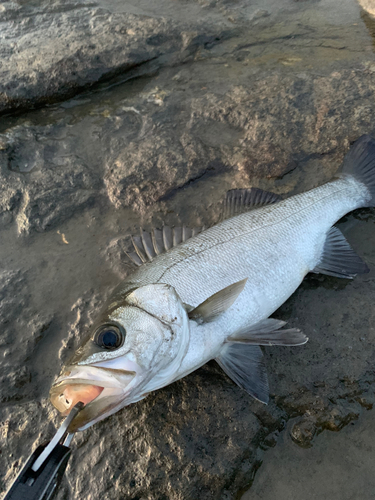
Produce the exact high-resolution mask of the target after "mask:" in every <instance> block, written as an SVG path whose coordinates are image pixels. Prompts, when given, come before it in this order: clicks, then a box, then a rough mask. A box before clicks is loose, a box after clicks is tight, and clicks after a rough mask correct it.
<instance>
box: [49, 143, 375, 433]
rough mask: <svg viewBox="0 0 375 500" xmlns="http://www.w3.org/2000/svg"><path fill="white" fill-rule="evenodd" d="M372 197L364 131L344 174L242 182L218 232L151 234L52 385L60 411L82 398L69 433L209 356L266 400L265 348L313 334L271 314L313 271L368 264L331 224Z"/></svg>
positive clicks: (372, 155)
mask: <svg viewBox="0 0 375 500" xmlns="http://www.w3.org/2000/svg"><path fill="white" fill-rule="evenodd" d="M374 205H375V140H374V139H372V138H371V137H369V136H362V137H361V138H360V139H358V141H357V142H356V143H355V144H354V146H353V147H352V148H351V150H350V151H349V153H348V154H347V155H346V157H345V159H344V164H343V168H342V171H341V173H340V174H339V176H338V177H337V178H336V179H334V180H332V181H331V182H328V183H327V184H324V185H323V186H320V187H317V188H315V189H312V190H310V191H308V192H306V193H302V194H299V195H296V196H292V197H290V198H288V199H285V200H281V201H280V200H279V197H278V196H277V195H274V194H272V193H266V192H263V191H261V190H258V189H250V190H233V191H231V192H229V194H228V196H227V200H226V203H225V211H226V215H227V218H225V220H222V221H221V222H220V223H219V224H217V225H215V226H213V227H211V228H209V229H206V230H204V231H201V232H199V233H198V234H195V231H192V230H189V229H187V228H183V229H180V230H179V231H178V230H175V231H174V232H173V233H172V231H171V230H170V228H168V227H164V228H163V229H162V230H154V231H153V232H152V233H151V234H148V233H145V232H144V233H143V234H142V237H139V238H138V240H137V239H135V240H134V249H135V252H134V253H133V254H132V255H130V257H131V258H132V259H133V260H134V261H135V262H136V263H137V264H142V265H141V266H140V267H139V268H138V269H137V270H135V272H133V273H132V274H131V275H130V276H129V277H128V278H127V280H126V282H125V283H122V284H121V285H120V286H119V288H118V289H117V290H116V291H115V293H114V294H113V296H112V297H111V298H110V300H109V301H108V303H107V304H106V306H105V308H104V310H103V311H102V313H101V315H99V317H98V319H97V321H96V322H95V323H94V325H93V326H92V328H91V329H90V332H89V334H88V337H87V338H86V340H85V341H84V342H83V343H82V345H81V346H80V347H79V349H78V350H77V352H76V353H75V354H74V355H73V357H72V359H71V360H70V361H69V362H68V363H67V365H66V367H64V368H63V370H62V373H61V375H60V376H59V378H58V379H57V381H56V382H55V384H54V385H53V386H52V389H51V393H50V397H51V401H52V403H53V404H54V406H55V407H56V408H57V409H58V410H59V411H61V412H62V413H64V414H68V413H69V411H70V410H71V408H72V407H73V406H74V405H75V404H76V403H77V402H78V401H82V402H83V403H84V404H85V407H84V408H83V410H82V411H81V412H80V413H79V414H78V415H77V417H75V419H74V420H73V421H72V424H71V426H70V428H69V431H70V432H75V431H77V430H83V429H85V428H87V427H89V426H91V425H92V424H94V423H95V422H98V421H99V420H102V419H103V418H105V417H107V416H109V415H111V414H113V413H115V412H116V411H118V410H119V409H121V408H122V407H124V406H126V405H129V404H131V403H135V402H136V401H139V400H141V399H143V398H145V397H146V396H147V395H148V394H149V393H150V392H151V391H154V390H156V389H160V388H161V387H164V386H166V385H168V384H170V383H172V382H174V381H176V380H178V379H180V378H182V377H185V376H186V375H188V374H189V373H191V372H192V371H193V370H196V369H197V368H199V367H201V366H202V365H203V364H205V363H206V362H207V361H209V360H211V359H215V360H216V361H217V362H218V363H219V365H220V366H221V367H222V368H223V369H224V371H225V372H226V373H227V374H228V375H229V377H231V378H232V379H233V381H234V382H236V383H237V384H238V385H239V386H240V387H242V388H243V389H245V390H246V391H247V392H248V393H249V394H251V395H252V396H253V397H255V398H256V399H257V400H259V401H261V402H263V403H267V402H268V397H269V396H268V393H269V388H268V381H267V374H266V369H265V365H264V361H263V355H262V350H261V348H260V347H259V346H262V345H301V344H304V343H305V342H306V341H307V338H306V337H305V335H304V334H303V333H302V332H300V331H299V330H297V329H282V327H283V326H284V325H285V323H284V322H282V321H278V320H275V319H272V318H270V315H271V314H272V313H273V312H274V311H275V310H276V309H278V308H279V307H280V306H281V305H282V304H283V302H285V300H286V299H288V297H290V295H291V294H292V293H293V292H294V291H295V290H296V289H297V287H298V286H299V285H300V283H301V281H302V280H303V278H304V277H305V276H306V274H307V273H309V272H317V273H323V274H328V275H332V276H338V277H342V278H353V277H354V276H355V275H356V274H358V273H365V272H368V267H367V266H366V264H365V263H364V262H363V261H362V260H361V259H360V257H358V256H357V255H356V254H355V253H354V251H353V250H352V248H351V247H350V245H349V244H348V242H347V241H346V239H345V238H344V236H343V235H342V234H341V232H340V231H339V230H338V229H337V228H336V227H334V226H333V224H334V223H335V222H337V221H338V220H339V219H340V218H341V217H343V216H344V215H345V214H346V213H348V212H350V211H352V210H354V209H356V208H359V207H369V206H374ZM249 208H252V210H249ZM179 241H181V243H179ZM178 243H179V244H178Z"/></svg>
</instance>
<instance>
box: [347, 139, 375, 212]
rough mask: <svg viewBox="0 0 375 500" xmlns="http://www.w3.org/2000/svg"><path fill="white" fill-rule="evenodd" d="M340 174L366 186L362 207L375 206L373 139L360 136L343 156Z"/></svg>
mask: <svg viewBox="0 0 375 500" xmlns="http://www.w3.org/2000/svg"><path fill="white" fill-rule="evenodd" d="M342 172H343V174H347V175H351V176H352V177H354V178H355V179H356V180H357V181H359V182H361V183H362V184H364V185H365V186H366V188H367V191H368V193H369V194H368V196H367V197H366V200H365V201H364V203H363V205H362V206H364V207H373V206H375V139H373V138H372V137H370V136H369V135H362V136H361V137H360V138H359V139H358V140H357V141H356V142H355V143H354V145H353V146H352V147H351V149H350V151H349V153H348V154H347V155H346V156H345V159H344V164H343V167H342Z"/></svg>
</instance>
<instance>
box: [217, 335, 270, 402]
mask: <svg viewBox="0 0 375 500" xmlns="http://www.w3.org/2000/svg"><path fill="white" fill-rule="evenodd" d="M216 361H217V362H218V363H219V365H220V366H221V368H222V369H223V370H224V371H225V373H226V374H227V375H228V376H229V377H230V378H231V379H232V380H233V382H235V383H236V384H237V385H239V386H240V387H241V388H242V389H245V391H246V392H248V393H249V394H250V395H251V396H253V398H255V399H257V400H258V401H260V402H261V403H265V404H267V403H268V400H269V388H268V378H267V372H266V367H265V365H264V360H263V354H262V351H261V349H260V347H259V346H254V345H248V344H237V343H232V342H230V343H227V344H224V347H223V349H222V351H221V352H220V356H218V357H217V358H216Z"/></svg>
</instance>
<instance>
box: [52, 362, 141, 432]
mask: <svg viewBox="0 0 375 500" xmlns="http://www.w3.org/2000/svg"><path fill="white" fill-rule="evenodd" d="M134 376H135V373H134V372H128V371H124V370H111V369H104V368H98V367H92V366H77V367H72V368H71V369H69V368H67V369H66V370H65V371H64V373H63V374H62V375H61V376H60V377H59V378H58V380H57V381H56V383H55V384H54V385H53V386H52V388H51V391H50V400H51V403H52V404H53V406H54V407H55V408H56V409H57V410H58V411H59V412H60V413H61V414H62V415H64V416H66V415H68V414H69V412H70V410H71V409H72V408H73V407H74V406H75V405H76V404H77V403H78V402H79V401H81V402H82V403H84V405H85V406H84V408H83V409H82V410H81V411H80V412H79V413H78V415H77V416H76V417H75V418H74V419H73V420H72V422H71V424H70V426H69V429H68V431H69V432H76V431H78V430H83V429H86V428H87V427H90V426H91V425H93V424H94V423H95V422H97V421H99V420H102V419H103V418H104V417H106V416H109V415H111V414H112V413H114V412H115V411H117V410H118V409H119V408H121V406H122V405H123V404H122V403H123V401H124V399H125V397H126V395H127V393H128V391H127V387H128V386H129V384H130V383H131V382H132V381H133V380H134Z"/></svg>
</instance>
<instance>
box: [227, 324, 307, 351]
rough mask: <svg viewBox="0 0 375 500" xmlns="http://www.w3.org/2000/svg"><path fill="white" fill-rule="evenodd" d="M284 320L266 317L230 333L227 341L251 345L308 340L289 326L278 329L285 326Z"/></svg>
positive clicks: (287, 343) (303, 342) (299, 331)
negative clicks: (285, 328) (248, 326)
mask: <svg viewBox="0 0 375 500" xmlns="http://www.w3.org/2000/svg"><path fill="white" fill-rule="evenodd" d="M285 325H286V323H285V321H281V320H278V319H273V318H267V319H265V320H263V321H260V322H259V323H257V324H256V325H253V326H251V327H250V328H244V329H241V330H238V331H237V332H235V333H234V334H233V335H231V336H230V337H229V338H228V339H227V342H236V343H240V344H253V345H284V346H292V345H303V344H306V342H307V341H308V340H309V339H308V337H306V335H304V334H303V333H302V332H301V330H298V329H297V328H290V329H288V330H280V328H282V327H283V326H285Z"/></svg>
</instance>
